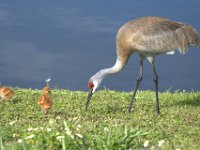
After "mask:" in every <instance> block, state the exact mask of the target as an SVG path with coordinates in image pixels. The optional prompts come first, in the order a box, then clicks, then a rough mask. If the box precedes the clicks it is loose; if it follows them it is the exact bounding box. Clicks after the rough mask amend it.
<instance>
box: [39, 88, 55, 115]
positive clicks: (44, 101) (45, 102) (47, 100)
mask: <svg viewBox="0 0 200 150" xmlns="http://www.w3.org/2000/svg"><path fill="white" fill-rule="evenodd" d="M50 93H51V90H50V88H49V87H48V86H45V87H44V88H43V90H42V96H41V97H40V98H39V100H38V105H40V106H41V108H42V109H44V111H45V115H47V114H48V112H49V109H50V108H51V107H52V105H53V102H52V98H51V96H50Z"/></svg>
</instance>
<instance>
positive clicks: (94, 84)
mask: <svg viewBox="0 0 200 150" xmlns="http://www.w3.org/2000/svg"><path fill="white" fill-rule="evenodd" d="M100 84H101V80H98V78H95V76H93V77H91V78H90V80H89V82H88V88H89V93H88V97H87V103H86V111H87V109H88V106H89V103H90V100H91V98H92V95H93V93H94V92H95V91H96V89H97V88H98V87H99V85H100Z"/></svg>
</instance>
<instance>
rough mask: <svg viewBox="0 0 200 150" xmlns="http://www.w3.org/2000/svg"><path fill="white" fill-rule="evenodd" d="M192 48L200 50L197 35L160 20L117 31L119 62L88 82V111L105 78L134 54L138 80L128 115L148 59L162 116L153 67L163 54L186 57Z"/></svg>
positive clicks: (135, 22)
mask: <svg viewBox="0 0 200 150" xmlns="http://www.w3.org/2000/svg"><path fill="white" fill-rule="evenodd" d="M189 45H195V46H197V47H198V48H200V38H199V35H198V32H197V31H196V30H195V29H194V28H193V27H192V26H190V25H188V24H184V23H180V22H175V21H171V20H168V19H165V18H161V17H143V18H139V19H136V20H133V21H130V22H128V23H126V24H124V25H123V26H122V27H121V28H120V29H119V30H118V32H117V36H116V53H117V59H116V63H115V65H114V66H113V67H111V68H105V69H102V70H100V71H98V72H97V73H96V74H95V75H94V76H92V77H91V78H90V80H89V83H88V86H89V88H90V92H89V95H88V100H87V105H86V110H87V109H88V105H89V102H90V99H91V97H92V94H93V93H94V92H95V90H96V89H97V88H98V87H99V85H100V83H101V82H102V80H103V79H104V77H106V76H107V75H110V74H114V73H117V72H119V71H120V70H122V69H123V67H124V66H125V65H126V63H127V61H128V59H129V57H130V56H131V54H132V53H137V54H138V55H139V56H140V63H139V77H138V79H137V83H136V87H135V91H134V94H133V98H132V100H131V103H130V105H129V109H128V111H129V112H130V110H131V106H132V102H133V100H134V98H135V94H136V91H137V89H138V87H139V85H140V82H141V81H142V72H143V60H144V59H145V58H147V59H148V60H149V62H150V63H151V64H152V69H153V73H154V82H155V88H156V110H157V113H159V112H160V111H159V104H158V75H157V72H156V69H155V64H154V61H155V56H156V55H159V54H163V53H168V54H169V53H170V54H173V53H174V51H175V50H176V49H178V50H179V52H180V53H181V54H185V53H186V52H187V49H188V46H189Z"/></svg>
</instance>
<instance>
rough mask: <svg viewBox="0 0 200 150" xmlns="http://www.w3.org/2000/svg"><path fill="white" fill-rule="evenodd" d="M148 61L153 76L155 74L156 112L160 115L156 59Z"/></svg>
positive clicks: (151, 58)
mask: <svg viewBox="0 0 200 150" xmlns="http://www.w3.org/2000/svg"><path fill="white" fill-rule="evenodd" d="M147 59H148V60H149V62H150V63H151V65H152V69H153V74H154V75H153V80H154V83H155V92H156V112H157V114H160V108H159V99H158V74H157V72H156V68H155V63H154V60H155V58H154V57H149V58H147Z"/></svg>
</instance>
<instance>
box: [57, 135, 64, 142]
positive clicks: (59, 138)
mask: <svg viewBox="0 0 200 150" xmlns="http://www.w3.org/2000/svg"><path fill="white" fill-rule="evenodd" d="M64 138H65V137H64V136H57V137H56V139H57V140H59V141H60V142H61V141H62V139H64Z"/></svg>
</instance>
